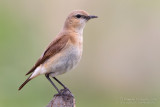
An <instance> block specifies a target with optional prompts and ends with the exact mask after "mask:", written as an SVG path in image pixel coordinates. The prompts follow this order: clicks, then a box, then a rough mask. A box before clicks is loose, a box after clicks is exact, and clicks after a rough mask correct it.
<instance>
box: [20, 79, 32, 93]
mask: <svg viewBox="0 0 160 107" xmlns="http://www.w3.org/2000/svg"><path fill="white" fill-rule="evenodd" d="M30 80H31V78H30V77H29V78H28V79H27V80H26V81H25V82H24V83H23V84H22V85H21V86H20V87H19V89H18V90H21V89H22V88H23V87H24V86H25V85H26V84H27V83H28V82H29V81H30Z"/></svg>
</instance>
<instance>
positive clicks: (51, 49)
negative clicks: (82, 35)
mask: <svg viewBox="0 0 160 107" xmlns="http://www.w3.org/2000/svg"><path fill="white" fill-rule="evenodd" d="M68 40H69V36H67V35H63V36H59V37H57V38H56V39H55V40H54V41H53V42H51V43H50V45H49V46H48V47H47V49H46V51H45V52H44V54H43V55H42V57H40V58H39V59H38V61H37V62H36V64H35V65H34V66H33V67H32V69H31V70H30V71H29V72H28V73H27V74H26V75H28V74H30V73H32V72H33V71H34V70H35V69H36V68H37V67H38V66H39V65H41V64H43V63H44V62H45V61H46V60H47V59H49V58H50V57H51V56H53V55H55V54H57V53H59V52H60V51H61V50H62V49H63V48H64V47H65V46H66V44H67V42H68Z"/></svg>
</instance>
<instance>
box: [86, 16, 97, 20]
mask: <svg viewBox="0 0 160 107" xmlns="http://www.w3.org/2000/svg"><path fill="white" fill-rule="evenodd" d="M93 18H98V16H94V15H89V16H85V19H86V20H87V21H88V20H90V19H93Z"/></svg>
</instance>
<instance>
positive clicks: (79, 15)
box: [64, 10, 98, 32]
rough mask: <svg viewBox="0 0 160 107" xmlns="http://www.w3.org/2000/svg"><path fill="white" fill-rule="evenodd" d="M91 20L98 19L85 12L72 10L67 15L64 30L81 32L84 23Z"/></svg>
mask: <svg viewBox="0 0 160 107" xmlns="http://www.w3.org/2000/svg"><path fill="white" fill-rule="evenodd" d="M93 18H98V17H97V16H93V15H89V14H88V13H87V12H85V11H83V10H74V11H72V12H71V13H70V14H69V15H68V17H67V19H66V21H65V24H64V28H65V29H70V30H74V31H76V32H79V31H83V28H84V27H85V24H86V22H87V21H88V20H90V19H93Z"/></svg>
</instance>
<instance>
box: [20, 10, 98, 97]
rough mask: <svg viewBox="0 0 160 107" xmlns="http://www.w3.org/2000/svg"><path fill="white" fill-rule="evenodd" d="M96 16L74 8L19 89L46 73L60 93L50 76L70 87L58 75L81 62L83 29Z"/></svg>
mask: <svg viewBox="0 0 160 107" xmlns="http://www.w3.org/2000/svg"><path fill="white" fill-rule="evenodd" d="M94 18H98V16H95V15H89V14H88V13H87V12H86V11H84V10H73V11H72V12H71V13H70V14H69V15H68V17H67V18H66V20H65V22H64V25H63V27H62V30H61V31H60V32H59V33H58V34H57V36H56V37H55V39H54V40H53V41H52V42H51V43H50V44H49V46H48V47H47V48H46V50H45V51H44V53H43V54H42V55H41V57H40V58H39V59H38V60H37V62H36V63H35V65H34V66H33V67H32V68H31V69H30V70H29V72H28V73H27V74H26V75H29V74H30V76H29V77H28V78H27V79H26V81H25V82H24V83H23V84H22V85H21V86H20V87H19V89H18V90H21V89H22V88H23V87H24V86H25V85H26V84H27V83H28V82H29V81H30V80H32V79H33V78H35V77H37V76H39V75H45V77H46V78H47V79H48V81H49V82H50V83H51V84H52V85H53V87H54V88H55V89H56V90H57V91H58V93H59V94H60V93H61V92H60V90H59V89H58V88H57V86H56V85H55V84H54V83H53V81H52V80H51V78H50V77H52V78H53V79H54V80H55V81H57V82H58V83H59V84H60V85H61V86H62V87H63V88H64V89H68V88H67V87H66V86H65V85H64V84H62V82H60V81H59V80H58V79H57V78H56V76H58V75H61V74H64V73H66V72H68V71H70V70H72V69H73V68H75V67H76V65H77V64H78V63H79V62H80V60H81V57H82V51H83V29H84V27H85V25H86V23H87V22H88V21H89V20H90V19H94ZM68 90H69V89H68Z"/></svg>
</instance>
